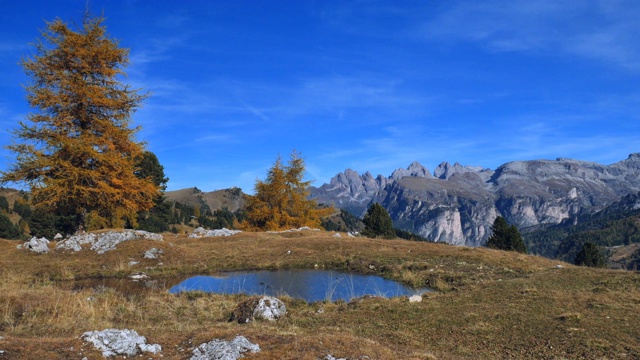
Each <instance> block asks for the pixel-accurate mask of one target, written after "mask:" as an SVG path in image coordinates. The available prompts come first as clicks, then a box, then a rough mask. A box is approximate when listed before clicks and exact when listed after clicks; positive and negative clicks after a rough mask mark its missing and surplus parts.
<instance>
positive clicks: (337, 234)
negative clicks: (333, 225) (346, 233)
mask: <svg viewBox="0 0 640 360" xmlns="http://www.w3.org/2000/svg"><path fill="white" fill-rule="evenodd" d="M332 236H333V237H337V238H339V237H342V235H340V233H335V234H333V235H332Z"/></svg>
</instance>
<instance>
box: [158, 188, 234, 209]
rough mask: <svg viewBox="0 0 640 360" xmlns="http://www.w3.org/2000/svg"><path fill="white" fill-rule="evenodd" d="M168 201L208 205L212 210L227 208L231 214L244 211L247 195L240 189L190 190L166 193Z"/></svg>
mask: <svg viewBox="0 0 640 360" xmlns="http://www.w3.org/2000/svg"><path fill="white" fill-rule="evenodd" d="M165 197H166V198H167V200H169V201H172V202H179V203H182V204H185V205H190V206H196V207H200V206H202V205H207V206H208V207H209V208H210V209H211V210H220V209H223V208H227V209H228V210H229V211H231V212H235V211H237V210H239V209H243V208H244V206H245V195H244V193H243V192H242V190H241V189H240V188H231V189H223V190H216V191H211V192H202V191H201V190H200V189H198V188H188V189H182V190H175V191H167V192H166V193H165Z"/></svg>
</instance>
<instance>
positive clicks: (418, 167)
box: [389, 161, 432, 180]
mask: <svg viewBox="0 0 640 360" xmlns="http://www.w3.org/2000/svg"><path fill="white" fill-rule="evenodd" d="M406 176H414V177H425V178H430V177H432V176H431V173H430V172H429V170H428V169H427V168H426V167H424V166H422V164H420V163H419V162H417V161H414V162H412V163H411V164H410V165H409V166H408V167H407V168H406V169H402V168H400V169H396V170H395V171H394V172H393V173H392V174H391V176H390V177H389V178H390V179H393V180H400V179H402V178H403V177H406Z"/></svg>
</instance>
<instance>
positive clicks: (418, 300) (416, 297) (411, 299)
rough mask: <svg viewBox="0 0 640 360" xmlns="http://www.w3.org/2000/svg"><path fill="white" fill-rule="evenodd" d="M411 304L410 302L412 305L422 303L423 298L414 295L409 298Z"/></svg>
mask: <svg viewBox="0 0 640 360" xmlns="http://www.w3.org/2000/svg"><path fill="white" fill-rule="evenodd" d="M409 302H410V303H417V302H422V296H420V295H413V296H411V297H409Z"/></svg>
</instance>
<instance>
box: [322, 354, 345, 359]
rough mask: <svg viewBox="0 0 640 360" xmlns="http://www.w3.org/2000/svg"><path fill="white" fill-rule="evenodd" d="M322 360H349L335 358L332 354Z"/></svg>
mask: <svg viewBox="0 0 640 360" xmlns="http://www.w3.org/2000/svg"><path fill="white" fill-rule="evenodd" d="M322 360H347V358H337V357H334V356H333V355H331V354H328V355H327V356H325V357H324V358H323V359H322Z"/></svg>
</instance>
